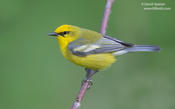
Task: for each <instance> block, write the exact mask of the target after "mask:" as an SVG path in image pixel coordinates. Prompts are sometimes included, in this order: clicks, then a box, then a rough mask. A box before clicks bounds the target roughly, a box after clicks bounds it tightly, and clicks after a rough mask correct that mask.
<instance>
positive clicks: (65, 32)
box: [58, 31, 70, 37]
mask: <svg viewBox="0 0 175 109" xmlns="http://www.w3.org/2000/svg"><path fill="white" fill-rule="evenodd" d="M69 33H70V31H64V32H61V33H58V34H59V35H61V36H63V37H64V35H66V34H69Z"/></svg>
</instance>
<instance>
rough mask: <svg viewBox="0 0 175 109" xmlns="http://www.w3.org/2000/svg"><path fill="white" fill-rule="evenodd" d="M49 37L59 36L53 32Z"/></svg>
mask: <svg viewBox="0 0 175 109" xmlns="http://www.w3.org/2000/svg"><path fill="white" fill-rule="evenodd" d="M48 35H49V36H58V34H57V33H56V32H52V33H49V34H48Z"/></svg>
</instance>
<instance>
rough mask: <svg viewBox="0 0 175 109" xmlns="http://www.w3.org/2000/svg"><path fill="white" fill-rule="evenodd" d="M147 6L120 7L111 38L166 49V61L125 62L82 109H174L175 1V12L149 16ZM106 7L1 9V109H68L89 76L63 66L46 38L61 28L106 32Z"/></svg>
mask: <svg viewBox="0 0 175 109" xmlns="http://www.w3.org/2000/svg"><path fill="white" fill-rule="evenodd" d="M141 2H142V1H138V0H116V1H115V3H114V5H113V8H112V14H111V16H110V21H109V26H108V31H107V33H108V35H111V36H114V37H116V38H118V39H120V40H124V41H129V42H133V43H137V44H155V45H160V47H161V48H162V51H161V52H159V53H130V54H126V55H123V56H120V57H118V61H117V62H116V63H115V64H113V65H112V66H111V67H110V68H108V69H107V70H104V71H101V72H99V73H98V74H96V75H95V76H94V77H93V80H94V85H93V86H92V87H91V90H89V91H88V93H87V94H86V96H85V99H84V101H83V103H82V107H81V109H174V108H175V67H174V66H175V63H174V55H175V50H174V49H175V43H174V40H175V31H174V29H175V22H174V19H175V11H174V8H175V1H173V0H145V1H143V2H165V3H166V4H167V5H168V6H169V7H171V8H172V10H171V11H144V10H143V7H142V6H141ZM104 5H105V1H104V0H1V1H0V48H1V53H0V109H69V108H70V107H71V105H72V102H73V99H74V98H75V96H76V94H77V92H78V90H79V87H80V84H81V80H82V79H83V77H84V74H85V73H84V69H83V68H81V67H78V66H76V65H73V64H72V63H70V62H68V61H67V60H65V59H64V58H63V56H62V55H61V52H60V51H59V46H58V44H57V41H56V40H55V39H54V38H49V37H48V36H47V34H48V33H49V32H52V31H53V30H54V29H55V28H56V27H57V26H60V25H62V24H72V25H77V26H80V27H84V28H89V29H92V30H95V31H99V29H100V24H101V19H102V16H103V10H104Z"/></svg>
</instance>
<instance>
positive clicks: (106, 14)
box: [100, 0, 114, 36]
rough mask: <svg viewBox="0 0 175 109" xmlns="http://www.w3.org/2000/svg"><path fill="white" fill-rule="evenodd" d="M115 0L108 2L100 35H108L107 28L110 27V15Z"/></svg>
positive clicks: (108, 0)
mask: <svg viewBox="0 0 175 109" xmlns="http://www.w3.org/2000/svg"><path fill="white" fill-rule="evenodd" d="M113 2H114V0H107V1H106V8H105V11H104V16H103V20H102V24H101V29H100V33H101V34H102V35H103V36H104V35H105V34H106V28H107V25H108V19H109V15H110V12H111V7H112V4H113Z"/></svg>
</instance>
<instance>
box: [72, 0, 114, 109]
mask: <svg viewBox="0 0 175 109" xmlns="http://www.w3.org/2000/svg"><path fill="white" fill-rule="evenodd" d="M113 2H114V0H106V8H105V12H104V16H103V20H102V24H101V30H100V33H101V34H102V35H105V33H106V28H107V24H108V19H109V15H110V10H111V7H112V4H113ZM90 81H91V80H90V78H89V79H88V80H86V81H84V82H83V83H82V86H81V89H80V91H79V93H78V96H77V98H76V100H75V101H74V103H73V106H72V109H79V107H80V103H81V101H82V99H83V97H84V95H85V92H86V91H87V89H88V88H89V87H90V86H91V84H90Z"/></svg>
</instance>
